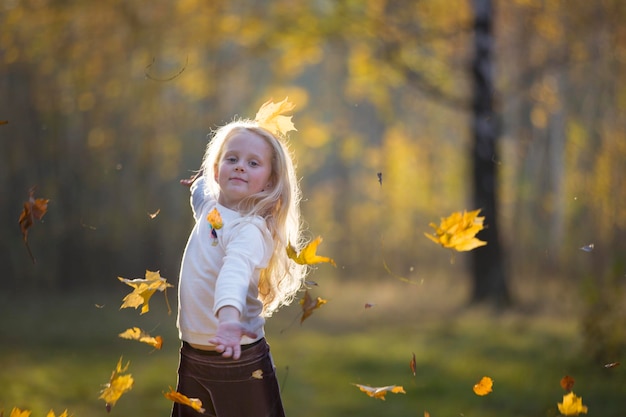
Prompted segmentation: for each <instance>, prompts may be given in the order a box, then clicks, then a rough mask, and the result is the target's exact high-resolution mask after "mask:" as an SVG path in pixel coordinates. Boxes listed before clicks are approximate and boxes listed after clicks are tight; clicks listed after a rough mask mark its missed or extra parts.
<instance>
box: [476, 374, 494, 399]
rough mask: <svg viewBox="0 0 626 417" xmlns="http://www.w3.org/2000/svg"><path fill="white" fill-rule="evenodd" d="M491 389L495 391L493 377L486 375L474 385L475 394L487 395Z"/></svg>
mask: <svg viewBox="0 0 626 417" xmlns="http://www.w3.org/2000/svg"><path fill="white" fill-rule="evenodd" d="M491 391H493V379H491V378H489V377H488V376H484V377H482V378H481V379H480V381H478V382H477V383H476V384H475V385H474V394H476V395H480V396H483V395H487V394H489V393H490V392H491Z"/></svg>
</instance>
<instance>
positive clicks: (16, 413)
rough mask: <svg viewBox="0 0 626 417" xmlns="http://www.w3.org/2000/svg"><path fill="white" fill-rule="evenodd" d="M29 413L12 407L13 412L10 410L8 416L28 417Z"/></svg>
mask: <svg viewBox="0 0 626 417" xmlns="http://www.w3.org/2000/svg"><path fill="white" fill-rule="evenodd" d="M30 413H31V411H30V410H20V409H19V408H17V407H13V410H11V414H10V415H9V417H29V416H30Z"/></svg>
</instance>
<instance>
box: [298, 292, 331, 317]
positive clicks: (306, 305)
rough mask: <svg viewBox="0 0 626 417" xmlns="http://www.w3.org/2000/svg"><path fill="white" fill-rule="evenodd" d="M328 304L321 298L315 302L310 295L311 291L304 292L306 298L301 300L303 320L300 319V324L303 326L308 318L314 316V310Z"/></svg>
mask: <svg viewBox="0 0 626 417" xmlns="http://www.w3.org/2000/svg"><path fill="white" fill-rule="evenodd" d="M326 302H327V301H326V300H324V299H323V298H320V297H317V299H315V300H313V298H311V295H310V294H309V290H306V291H305V292H304V297H302V299H301V300H300V305H301V306H302V318H301V319H300V324H302V322H303V321H304V320H306V318H307V317H309V316H310V315H311V314H313V310H315V309H317V308H320V307H321V306H322V305H324V304H326Z"/></svg>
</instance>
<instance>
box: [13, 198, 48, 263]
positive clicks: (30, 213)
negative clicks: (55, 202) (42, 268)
mask: <svg viewBox="0 0 626 417" xmlns="http://www.w3.org/2000/svg"><path fill="white" fill-rule="evenodd" d="M36 188H37V187H31V189H30V190H28V201H27V202H25V203H24V210H22V213H21V214H20V218H19V220H18V223H19V225H20V229H21V230H22V237H23V238H24V244H25V245H26V249H27V250H28V254H29V255H30V259H31V260H32V261H33V263H34V262H35V257H34V256H33V253H32V252H31V250H30V246H28V229H29V228H30V227H31V226H32V225H33V224H34V223H35V220H41V219H42V218H43V216H44V215H45V214H46V212H47V211H48V202H49V201H50V200H48V199H46V198H35V189H36Z"/></svg>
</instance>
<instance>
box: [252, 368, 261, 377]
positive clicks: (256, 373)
mask: <svg viewBox="0 0 626 417" xmlns="http://www.w3.org/2000/svg"><path fill="white" fill-rule="evenodd" d="M252 378H254V379H263V370H262V369H257V370H256V371H254V372H252Z"/></svg>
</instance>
